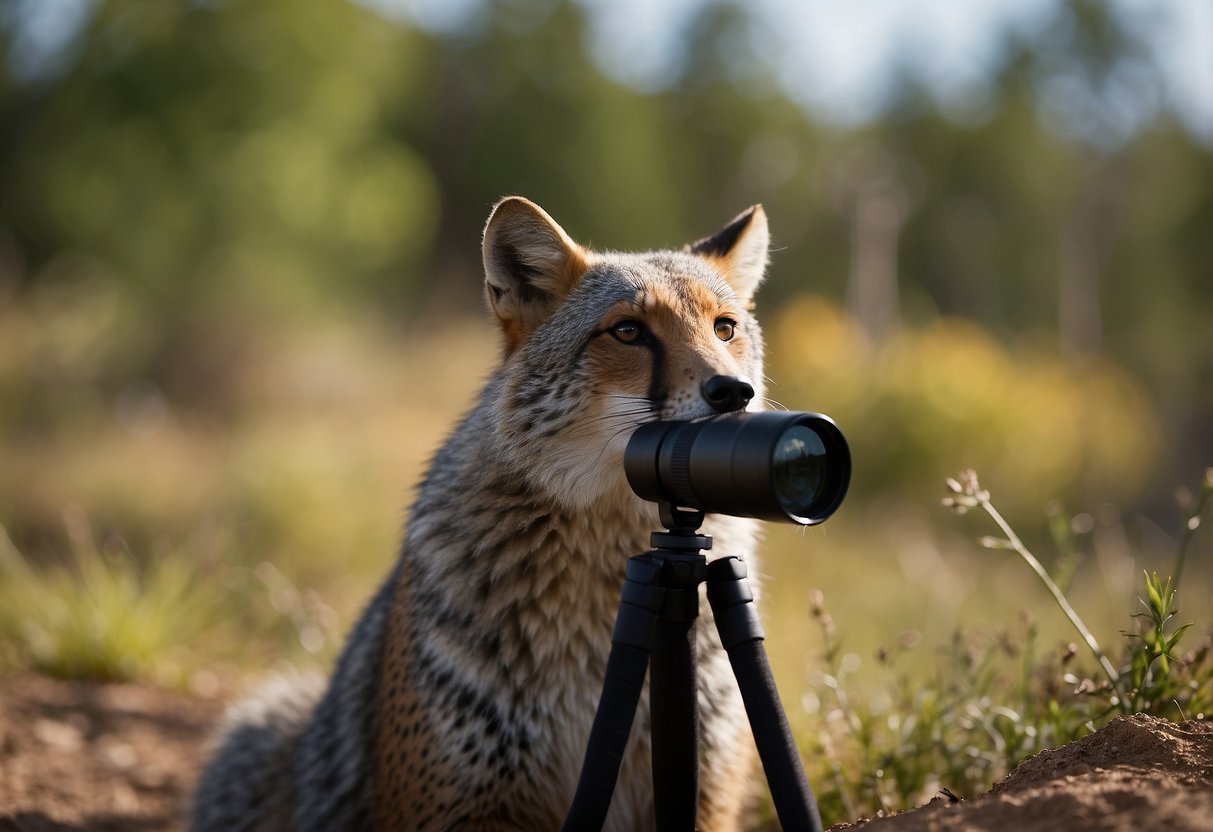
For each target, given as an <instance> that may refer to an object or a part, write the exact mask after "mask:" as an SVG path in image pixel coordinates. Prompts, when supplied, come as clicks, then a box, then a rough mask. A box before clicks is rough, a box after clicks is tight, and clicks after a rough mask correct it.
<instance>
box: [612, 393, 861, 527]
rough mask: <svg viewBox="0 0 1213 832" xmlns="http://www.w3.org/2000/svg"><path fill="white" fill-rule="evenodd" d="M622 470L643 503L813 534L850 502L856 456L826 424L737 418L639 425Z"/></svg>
mask: <svg viewBox="0 0 1213 832" xmlns="http://www.w3.org/2000/svg"><path fill="white" fill-rule="evenodd" d="M624 470H625V472H626V474H627V478H628V484H629V485H631V486H632V490H633V491H635V492H636V494H637V495H638V496H640V497H641V498H643V499H645V500H652V501H654V502H664V503H670V504H672V505H674V506H677V507H679V508H687V509H696V510H698V511H702V512H705V513H708V514H732V515H736V516H738V517H756V518H758V519H760V520H779V521H783V522H791V523H799V524H801V525H805V526H811V525H814V524H816V523H820V522H821V521H823V520H825V519H826V518H827V517H829V516H830V515H831V514H833V513H834V511H835V510H836V509H837V508H838V506H839V505H840V504H841V503H842V499H843V497H845V496H846V493H847V485H848V484H849V483H850V481H851V452H850V450H849V449H848V448H847V441H846V439H845V438H843V435H842V431H840V430H839V429H838V426H837V425H836V424H834V420H832V419H831V418H830V417H829V416H823V415H821V414H820V413H783V412H761V413H746V412H739V413H727V414H723V415H721V416H713V417H712V418H709V419H703V420H700V421H694V422H649V423H647V424H644V425H642V426H641V427H639V428H638V429H637V430H636V432H635V433H634V434H633V435H632V438H631V440H629V442H628V446H627V450H626V451H625V453H624Z"/></svg>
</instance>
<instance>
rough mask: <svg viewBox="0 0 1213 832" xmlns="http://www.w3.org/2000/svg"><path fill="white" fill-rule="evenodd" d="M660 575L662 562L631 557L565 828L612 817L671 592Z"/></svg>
mask: <svg viewBox="0 0 1213 832" xmlns="http://www.w3.org/2000/svg"><path fill="white" fill-rule="evenodd" d="M660 578H661V565H660V564H656V565H654V564H651V563H649V562H647V561H645V560H643V556H642V557H639V558H632V559H631V560H629V561H628V572H627V580H625V581H624V584H623V598H622V599H621V600H620V602H619V614H618V615H617V616H616V618H615V631H614V634H613V635H612V636H611V653H610V656H609V657H608V658H607V666H606V675H605V677H604V679H603V683H602V696H601V698H599V700H598V710H597V712H596V713H595V714H594V724H593V726H592V727H591V728H590V739H589V743H588V744H587V745H586V751H585V760H584V762H583V763H582V764H581V776H580V777H579V778H578V780H577V792H576V793H575V794H574V795H573V803H572V805H571V806H570V808H569V813H568V816H567V817H566V818H565V820H564V825H563V826H561V827H560V828H561V830H562V832H589V831H590V830H596V829H602V824H603V822H604V821H605V820H606V816H607V810H609V809H610V807H611V795H612V794H613V793H614V792H615V782H616V780H618V779H619V765H620V763H621V762H622V761H623V752H624V749H625V747H626V746H627V742H628V735H629V734H630V733H631V730H632V721H633V720H634V719H635V717H636V705H637V704H638V703H639V701H640V690H641V688H642V687H644V675H645V671H646V670H647V668H648V663H649V652H650V651H651V650H652V647H653V629H654V626H655V625H656V622H657V612H658V611H659V610H660V609H661V604H662V601H663V599H664V596H665V591H664V590H663V589H662V588H661V587H660V586H659V585H658V582H659V581H660Z"/></svg>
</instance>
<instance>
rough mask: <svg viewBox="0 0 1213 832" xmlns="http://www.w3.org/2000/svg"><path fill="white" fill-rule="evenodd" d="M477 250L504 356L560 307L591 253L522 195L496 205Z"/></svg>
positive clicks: (579, 278) (587, 265) (587, 262)
mask: <svg viewBox="0 0 1213 832" xmlns="http://www.w3.org/2000/svg"><path fill="white" fill-rule="evenodd" d="M481 255H482V257H483V258H484V284H485V293H486V294H487V295H488V300H489V306H491V307H492V309H493V314H495V315H496V316H497V319H498V320H499V321H500V322H501V329H502V332H503V333H504V334H505V351H506V355H509V354H510V353H512V352H513V351H514V350H515V349H517V348H518V347H519V346H520V345H521V344H522V342H523V341H525V340H526V339H527V338H528V337H530V334H531V333H532V332H534V331H535V328H536V327H538V326H539V325H540V324H541V323H543V322H544V321H545V320H547V318H548V316H550V315H551V314H552V313H553V312H555V311H556V310H557V309H558V308H559V307H560V304H561V303H562V302H563V301H564V299H565V297H566V296H567V295H568V293H569V292H570V291H571V290H572V289H573V287H574V286H576V285H577V282H578V281H579V280H581V276H582V275H583V274H585V271H586V269H587V268H589V252H588V251H586V250H585V249H584V248H582V247H581V246H579V245H577V243H575V242H573V239H572V238H571V237H569V235H568V234H566V233H565V232H564V229H563V228H561V227H560V226H559V225H557V223H556V221H555V220H554V219H552V218H551V217H550V216H548V214H547V212H546V211H544V210H543V209H542V208H540V207H539V206H538V205H536V204H535V203H533V202H531V201H530V200H529V199H523V198H522V197H520V196H508V197H506V198H505V199H503V200H501V201H500V202H498V203H497V205H496V206H494V208H493V212H492V213H491V214H490V215H489V221H488V224H487V225H485V228H484V242H483V243H482V244H481Z"/></svg>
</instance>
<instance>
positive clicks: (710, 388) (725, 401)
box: [699, 376, 754, 413]
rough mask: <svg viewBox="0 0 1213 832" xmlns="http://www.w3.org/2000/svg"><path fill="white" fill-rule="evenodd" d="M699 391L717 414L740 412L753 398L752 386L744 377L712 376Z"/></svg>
mask: <svg viewBox="0 0 1213 832" xmlns="http://www.w3.org/2000/svg"><path fill="white" fill-rule="evenodd" d="M699 389H700V390H701V391H702V392H703V397H704V398H705V399H706V400H707V402H708V404H710V405H711V406H712V409H713V410H715V411H716V412H717V413H729V412H731V411H733V410H741V409H742V408H743V407H745V406H746V405H747V404H749V403H750V399H752V398H754V386H753V385H752V384H750V380H749V379H748V378H746V377H745V376H712V377H711V378H710V379H708V380H707V381H705V382H704V383H703V385H702V386H701V387H700V388H699Z"/></svg>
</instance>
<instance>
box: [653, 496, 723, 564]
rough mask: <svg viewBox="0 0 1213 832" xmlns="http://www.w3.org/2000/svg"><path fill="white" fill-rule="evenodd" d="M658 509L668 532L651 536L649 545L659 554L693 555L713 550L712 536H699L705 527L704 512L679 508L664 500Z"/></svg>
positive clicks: (654, 533)
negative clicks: (700, 529) (701, 528)
mask: <svg viewBox="0 0 1213 832" xmlns="http://www.w3.org/2000/svg"><path fill="white" fill-rule="evenodd" d="M657 509H658V514H659V516H660V517H661V525H663V526H665V528H666V530H665V531H664V532H653V533H652V534H651V535H649V545H650V546H652V547H653V548H654V549H656V550H657V551H658V552H671V553H677V554H691V553H698V552H700V551H701V550H703V551H706V550H708V549H711V548H712V536H711V535H708V534H699V527H700V526H702V525H703V517H704V514H703V512H702V511H699V510H697V509H685V508H679V507H678V506H676V505H674V504H673V503H669V502H666V501H664V500H663V501H661V502H660V503H658V505H657Z"/></svg>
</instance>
